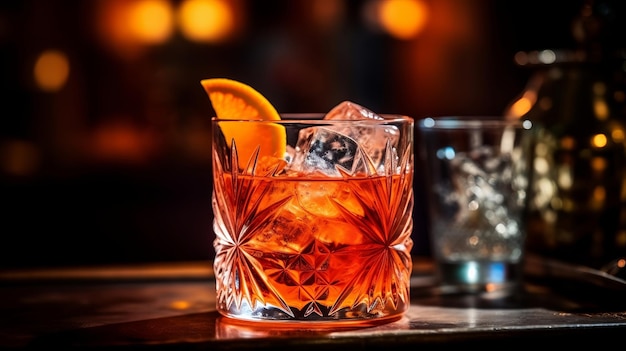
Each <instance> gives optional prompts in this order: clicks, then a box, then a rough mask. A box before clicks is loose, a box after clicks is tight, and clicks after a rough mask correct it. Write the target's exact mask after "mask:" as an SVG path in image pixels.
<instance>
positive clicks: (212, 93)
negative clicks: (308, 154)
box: [200, 78, 287, 169]
mask: <svg viewBox="0 0 626 351" xmlns="http://www.w3.org/2000/svg"><path fill="white" fill-rule="evenodd" d="M200 84H201V85H202V87H203V88H204V90H205V92H206V93H207V95H208V96H209V100H210V101H211V105H212V106H213V109H214V110H215V114H216V117H217V118H218V119H221V120H233V121H241V123H230V122H218V123H219V124H220V128H221V129H222V132H223V133H224V137H225V138H226V142H227V143H228V145H229V146H232V142H233V141H234V142H235V145H236V147H237V153H238V156H239V167H240V168H241V169H245V168H246V166H247V164H248V162H249V161H250V158H251V157H253V154H254V152H255V151H256V149H257V148H258V149H259V155H258V156H259V160H260V161H261V162H263V163H273V162H272V161H271V160H276V159H280V160H282V159H283V157H284V154H285V152H286V145H287V135H286V132H285V128H284V127H283V126H281V125H280V124H276V123H262V122H259V123H246V122H245V121H251V120H256V121H259V120H261V121H278V120H280V115H279V114H278V112H277V111H276V109H275V108H274V106H273V105H272V104H271V103H270V102H269V100H268V99H267V98H266V97H265V96H264V95H263V94H261V93H260V92H258V91H257V90H256V89H254V88H252V87H251V86H249V85H247V84H245V83H242V82H240V81H236V80H232V79H228V78H208V79H203V80H201V81H200ZM268 158H269V159H268Z"/></svg>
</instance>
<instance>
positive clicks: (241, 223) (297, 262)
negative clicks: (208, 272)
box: [212, 101, 413, 327]
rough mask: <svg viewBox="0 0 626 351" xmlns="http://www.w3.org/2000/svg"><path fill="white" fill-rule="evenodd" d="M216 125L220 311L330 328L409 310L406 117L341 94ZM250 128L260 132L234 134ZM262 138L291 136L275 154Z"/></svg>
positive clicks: (409, 129) (409, 142) (409, 126)
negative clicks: (296, 109) (304, 109)
mask: <svg viewBox="0 0 626 351" xmlns="http://www.w3.org/2000/svg"><path fill="white" fill-rule="evenodd" d="M212 128H213V131H212V133H213V178H214V179H213V181H214V191H213V211H214V218H215V219H214V223H213V227H214V231H215V235H216V239H215V242H214V247H215V251H216V257H215V262H214V270H215V277H216V285H217V308H218V311H219V312H220V313H221V314H223V315H224V316H227V317H232V318H234V319H235V320H240V321H248V322H255V321H264V322H276V323H280V324H282V325H290V324H294V323H295V324H298V325H300V324H302V323H305V324H306V325H307V326H312V325H320V326H328V327H334V326H337V325H340V324H348V325H364V324H365V325H367V324H371V323H378V322H380V321H389V320H393V319H397V318H399V317H400V316H401V315H402V314H403V313H404V312H405V311H406V310H407V309H408V306H409V305H410V301H409V298H410V296H409V287H410V286H409V279H410V275H411V269H412V263H411V253H410V252H411V248H412V245H413V241H412V239H411V232H412V229H413V218H412V212H413V211H412V210H413V187H412V186H413V120H412V119H411V118H409V117H406V116H401V115H378V114H375V113H373V112H372V111H370V110H368V109H367V108H364V107H362V106H359V105H357V104H355V103H352V102H347V101H346V102H343V103H341V104H339V105H338V106H336V107H335V108H334V109H332V110H331V111H330V112H329V113H327V114H289V115H287V114H284V115H280V119H279V120H270V121H268V120H248V119H247V118H246V116H241V118H240V119H232V118H231V119H227V120H226V119H219V118H213V120H212ZM246 128H247V130H255V131H258V133H257V134H256V135H255V134H253V135H250V133H235V134H233V133H232V132H231V131H233V130H242V129H246ZM232 135H236V136H232ZM277 136H279V137H277ZM244 138H245V139H246V140H244ZM267 138H275V139H277V140H282V141H283V142H284V144H285V145H279V148H278V149H279V150H281V152H280V154H276V153H273V154H267V153H264V152H263V148H267V147H268V146H267V145H269V144H271V143H268V140H266V139H267ZM242 145H246V146H245V150H244V148H243V147H242ZM281 147H282V148H281ZM283 150H284V153H283V152H282V151H283Z"/></svg>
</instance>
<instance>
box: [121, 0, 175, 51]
mask: <svg viewBox="0 0 626 351" xmlns="http://www.w3.org/2000/svg"><path fill="white" fill-rule="evenodd" d="M173 26H174V21H173V11H172V8H171V5H170V3H169V2H168V1H166V0H138V1H134V2H133V3H132V5H131V6H130V7H129V8H128V27H129V28H128V29H129V32H128V35H131V36H133V37H134V38H135V40H136V41H138V42H140V43H144V44H160V43H163V42H165V41H166V40H167V39H169V37H170V36H171V34H172V30H173Z"/></svg>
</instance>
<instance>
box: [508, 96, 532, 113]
mask: <svg viewBox="0 0 626 351" xmlns="http://www.w3.org/2000/svg"><path fill="white" fill-rule="evenodd" d="M532 106H533V105H532V101H530V99H529V98H528V97H526V96H522V97H521V98H519V99H518V100H517V101H515V102H514V103H513V105H511V109H510V111H509V112H510V113H511V114H512V115H513V116H515V117H521V116H523V115H525V114H526V113H528V111H530V108H531V107H532Z"/></svg>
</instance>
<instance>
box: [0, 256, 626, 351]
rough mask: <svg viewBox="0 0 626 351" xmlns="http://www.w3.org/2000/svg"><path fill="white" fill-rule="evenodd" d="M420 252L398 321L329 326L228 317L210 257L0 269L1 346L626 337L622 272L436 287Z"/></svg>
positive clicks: (539, 268)
mask: <svg viewBox="0 0 626 351" xmlns="http://www.w3.org/2000/svg"><path fill="white" fill-rule="evenodd" d="M414 261H415V262H414V271H413V276H412V280H411V306H410V308H409V310H408V312H407V313H406V314H405V315H404V316H403V317H402V318H401V319H398V320H395V321H391V322H387V323H385V324H380V325H374V326H369V327H360V328H333V329H330V330H317V329H312V328H306V327H304V326H303V327H302V328H267V327H264V326H260V327H252V326H244V325H240V324H235V323H231V322H229V321H228V320H227V319H225V318H223V317H220V315H219V314H218V313H217V312H216V310H215V306H214V305H215V291H214V289H215V284H214V279H213V275H212V274H213V271H212V268H211V264H210V263H209V262H180V263H167V264H163V263H161V264H141V265H127V266H106V267H103V266H99V267H74V268H72V267H68V268H55V269H41V270H36V269H22V270H18V269H13V270H0V294H1V295H0V297H1V298H0V349H2V350H45V349H55V350H82V349H87V350H130V349H141V350H162V349H173V350H222V349H224V350H233V349H273V350H276V349H293V350H307V349H315V350H320V349H324V350H331V349H344V350H359V349H372V348H374V349H375V348H383V349H394V350H398V349H405V348H406V349H414V350H423V349H429V348H432V349H434V348H441V347H442V346H461V345H462V346H464V347H467V346H477V347H483V348H486V347H514V348H516V349H517V348H518V347H521V346H527V347H534V346H536V345H537V346H543V345H541V344H539V343H544V342H552V343H554V342H556V343H557V345H559V349H563V347H567V346H572V347H577V348H579V347H580V345H589V342H593V343H597V345H598V346H599V347H602V346H603V345H606V346H608V345H610V344H609V343H614V342H615V341H618V340H619V341H621V340H623V338H624V337H626V336H625V335H626V284H624V281H623V280H621V279H611V278H610V277H608V279H607V277H603V276H602V275H601V274H600V275H599V274H597V272H589V271H585V270H582V271H577V270H576V269H571V270H569V271H565V273H563V272H564V271H563V267H559V266H554V265H552V264H546V262H545V261H543V260H540V259H534V260H530V259H529V260H528V262H527V263H526V266H525V269H524V271H525V278H524V286H523V289H522V290H521V291H520V292H519V293H518V294H515V295H513V296H500V297H499V296H493V295H464V294H458V295H455V294H444V293H442V292H441V291H438V289H437V287H436V286H435V285H434V283H433V282H434V280H433V276H432V264H431V262H430V261H429V259H428V258H416V259H415V260H414ZM570 268H571V267H570ZM568 269H569V268H568ZM567 272H569V273H572V274H567ZM582 343H584V344H582Z"/></svg>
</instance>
